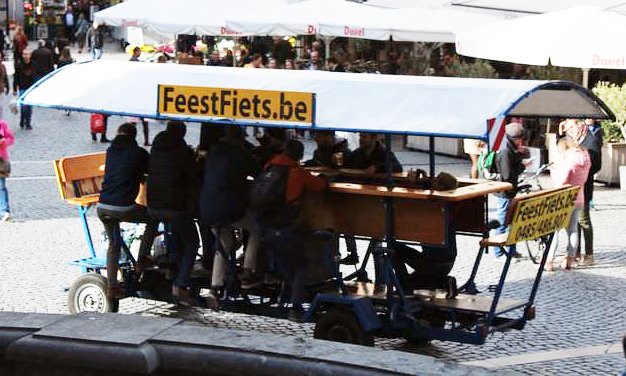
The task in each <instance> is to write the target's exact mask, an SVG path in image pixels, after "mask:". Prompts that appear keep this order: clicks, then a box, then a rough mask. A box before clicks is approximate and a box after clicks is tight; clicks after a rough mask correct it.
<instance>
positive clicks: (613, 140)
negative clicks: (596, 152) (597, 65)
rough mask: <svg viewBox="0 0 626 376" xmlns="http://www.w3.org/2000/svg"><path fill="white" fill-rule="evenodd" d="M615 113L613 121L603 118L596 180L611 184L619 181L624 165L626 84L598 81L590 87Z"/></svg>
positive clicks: (625, 156) (625, 160) (625, 164)
mask: <svg viewBox="0 0 626 376" xmlns="http://www.w3.org/2000/svg"><path fill="white" fill-rule="evenodd" d="M592 91H593V93H594V94H595V95H597V96H598V98H600V99H601V100H602V101H603V102H604V103H606V105H607V106H609V108H610V109H611V110H612V111H613V113H614V114H615V121H610V120H603V121H602V122H601V123H600V124H601V125H602V131H603V133H604V145H603V146H602V169H601V170H600V172H598V174H597V175H596V180H598V181H601V182H604V183H606V184H609V185H612V184H616V183H618V182H619V168H620V166H626V142H624V140H626V84H624V85H622V86H619V85H615V84H612V83H608V82H598V84H597V85H596V86H595V87H594V88H593V89H592Z"/></svg>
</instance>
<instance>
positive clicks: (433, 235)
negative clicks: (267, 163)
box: [301, 168, 512, 245]
mask: <svg viewBox="0 0 626 376" xmlns="http://www.w3.org/2000/svg"><path fill="white" fill-rule="evenodd" d="M312 170H313V171H316V172H321V173H324V172H328V171H327V170H323V169H317V168H316V169H312ZM335 174H336V172H335ZM339 174H340V176H341V178H342V180H344V181H342V182H332V183H330V189H329V191H327V192H325V193H323V194H308V195H306V196H305V197H304V198H303V202H302V217H301V221H302V222H301V225H302V226H303V227H304V228H307V229H333V230H335V231H336V232H338V233H342V234H350V235H356V236H366V237H372V238H377V239H382V238H384V236H385V206H384V200H383V199H384V198H386V197H393V207H394V222H395V235H396V239H398V240H405V241H412V242H420V243H424V244H431V245H445V239H446V238H447V237H446V234H447V231H449V230H454V231H457V232H465V233H475V234H476V235H482V234H483V232H484V231H485V224H486V222H487V221H486V219H487V218H486V215H487V211H486V202H487V195H488V194H489V193H494V192H502V191H507V190H510V189H511V188H512V186H511V185H510V184H509V183H501V182H494V181H490V180H474V179H457V180H458V182H459V187H458V188H457V189H453V190H449V191H434V190H430V189H419V188H411V184H410V183H409V181H408V178H407V175H406V173H404V174H394V175H393V178H394V184H395V185H396V186H395V187H394V188H392V189H388V188H387V187H386V186H385V185H384V184H381V183H380V181H384V177H383V176H381V175H377V176H374V177H373V178H369V177H365V176H364V175H363V173H362V172H360V171H359V172H357V171H354V170H340V171H339ZM359 181H362V183H359Z"/></svg>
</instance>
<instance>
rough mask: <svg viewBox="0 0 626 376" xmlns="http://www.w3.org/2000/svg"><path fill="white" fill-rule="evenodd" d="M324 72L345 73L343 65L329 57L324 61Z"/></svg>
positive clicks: (334, 58)
mask: <svg viewBox="0 0 626 376" xmlns="http://www.w3.org/2000/svg"><path fill="white" fill-rule="evenodd" d="M326 70H328V71H330V72H345V71H346V70H345V69H344V68H343V65H341V63H339V60H337V58H336V57H334V56H331V57H329V58H328V59H326Z"/></svg>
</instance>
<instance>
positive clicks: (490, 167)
mask: <svg viewBox="0 0 626 376" xmlns="http://www.w3.org/2000/svg"><path fill="white" fill-rule="evenodd" d="M496 155H497V152H496V151H490V152H488V153H481V154H480V156H479V157H478V176H482V177H483V178H485V179H489V180H498V179H499V178H500V174H499V173H498V167H497V165H496Z"/></svg>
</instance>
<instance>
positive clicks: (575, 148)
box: [545, 137, 591, 271]
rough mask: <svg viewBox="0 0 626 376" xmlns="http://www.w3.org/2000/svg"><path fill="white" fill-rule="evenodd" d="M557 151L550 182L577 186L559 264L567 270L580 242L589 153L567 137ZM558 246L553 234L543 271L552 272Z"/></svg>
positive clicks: (589, 165)
mask: <svg viewBox="0 0 626 376" xmlns="http://www.w3.org/2000/svg"><path fill="white" fill-rule="evenodd" d="M557 146H558V149H559V152H560V159H559V161H558V163H556V165H555V166H554V168H552V170H551V171H550V176H551V177H552V181H554V186H555V187H562V186H564V185H566V184H571V185H573V186H578V187H579V188H580V190H579V191H578V196H576V201H575V206H574V211H573V212H572V218H571V220H570V223H569V226H568V227H567V228H566V229H565V233H566V234H567V253H566V255H565V257H564V258H563V262H562V263H561V268H563V269H566V270H569V269H571V268H572V262H573V261H574V257H575V255H576V248H578V242H579V241H580V235H579V233H578V216H579V214H580V212H581V210H582V208H583V203H584V201H585V199H584V197H585V191H584V189H583V186H584V185H585V182H586V181H587V175H588V174H589V169H590V168H591V158H589V153H587V151H586V150H585V149H583V148H582V147H581V146H580V145H578V144H577V143H576V142H575V141H574V140H572V139H571V138H569V137H565V138H563V139H561V140H560V141H559V143H558V145H557ZM558 246H559V237H558V233H556V234H554V238H553V240H552V244H550V252H549V254H548V261H547V262H546V266H545V270H546V271H554V259H555V257H556V250H557V248H558Z"/></svg>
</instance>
